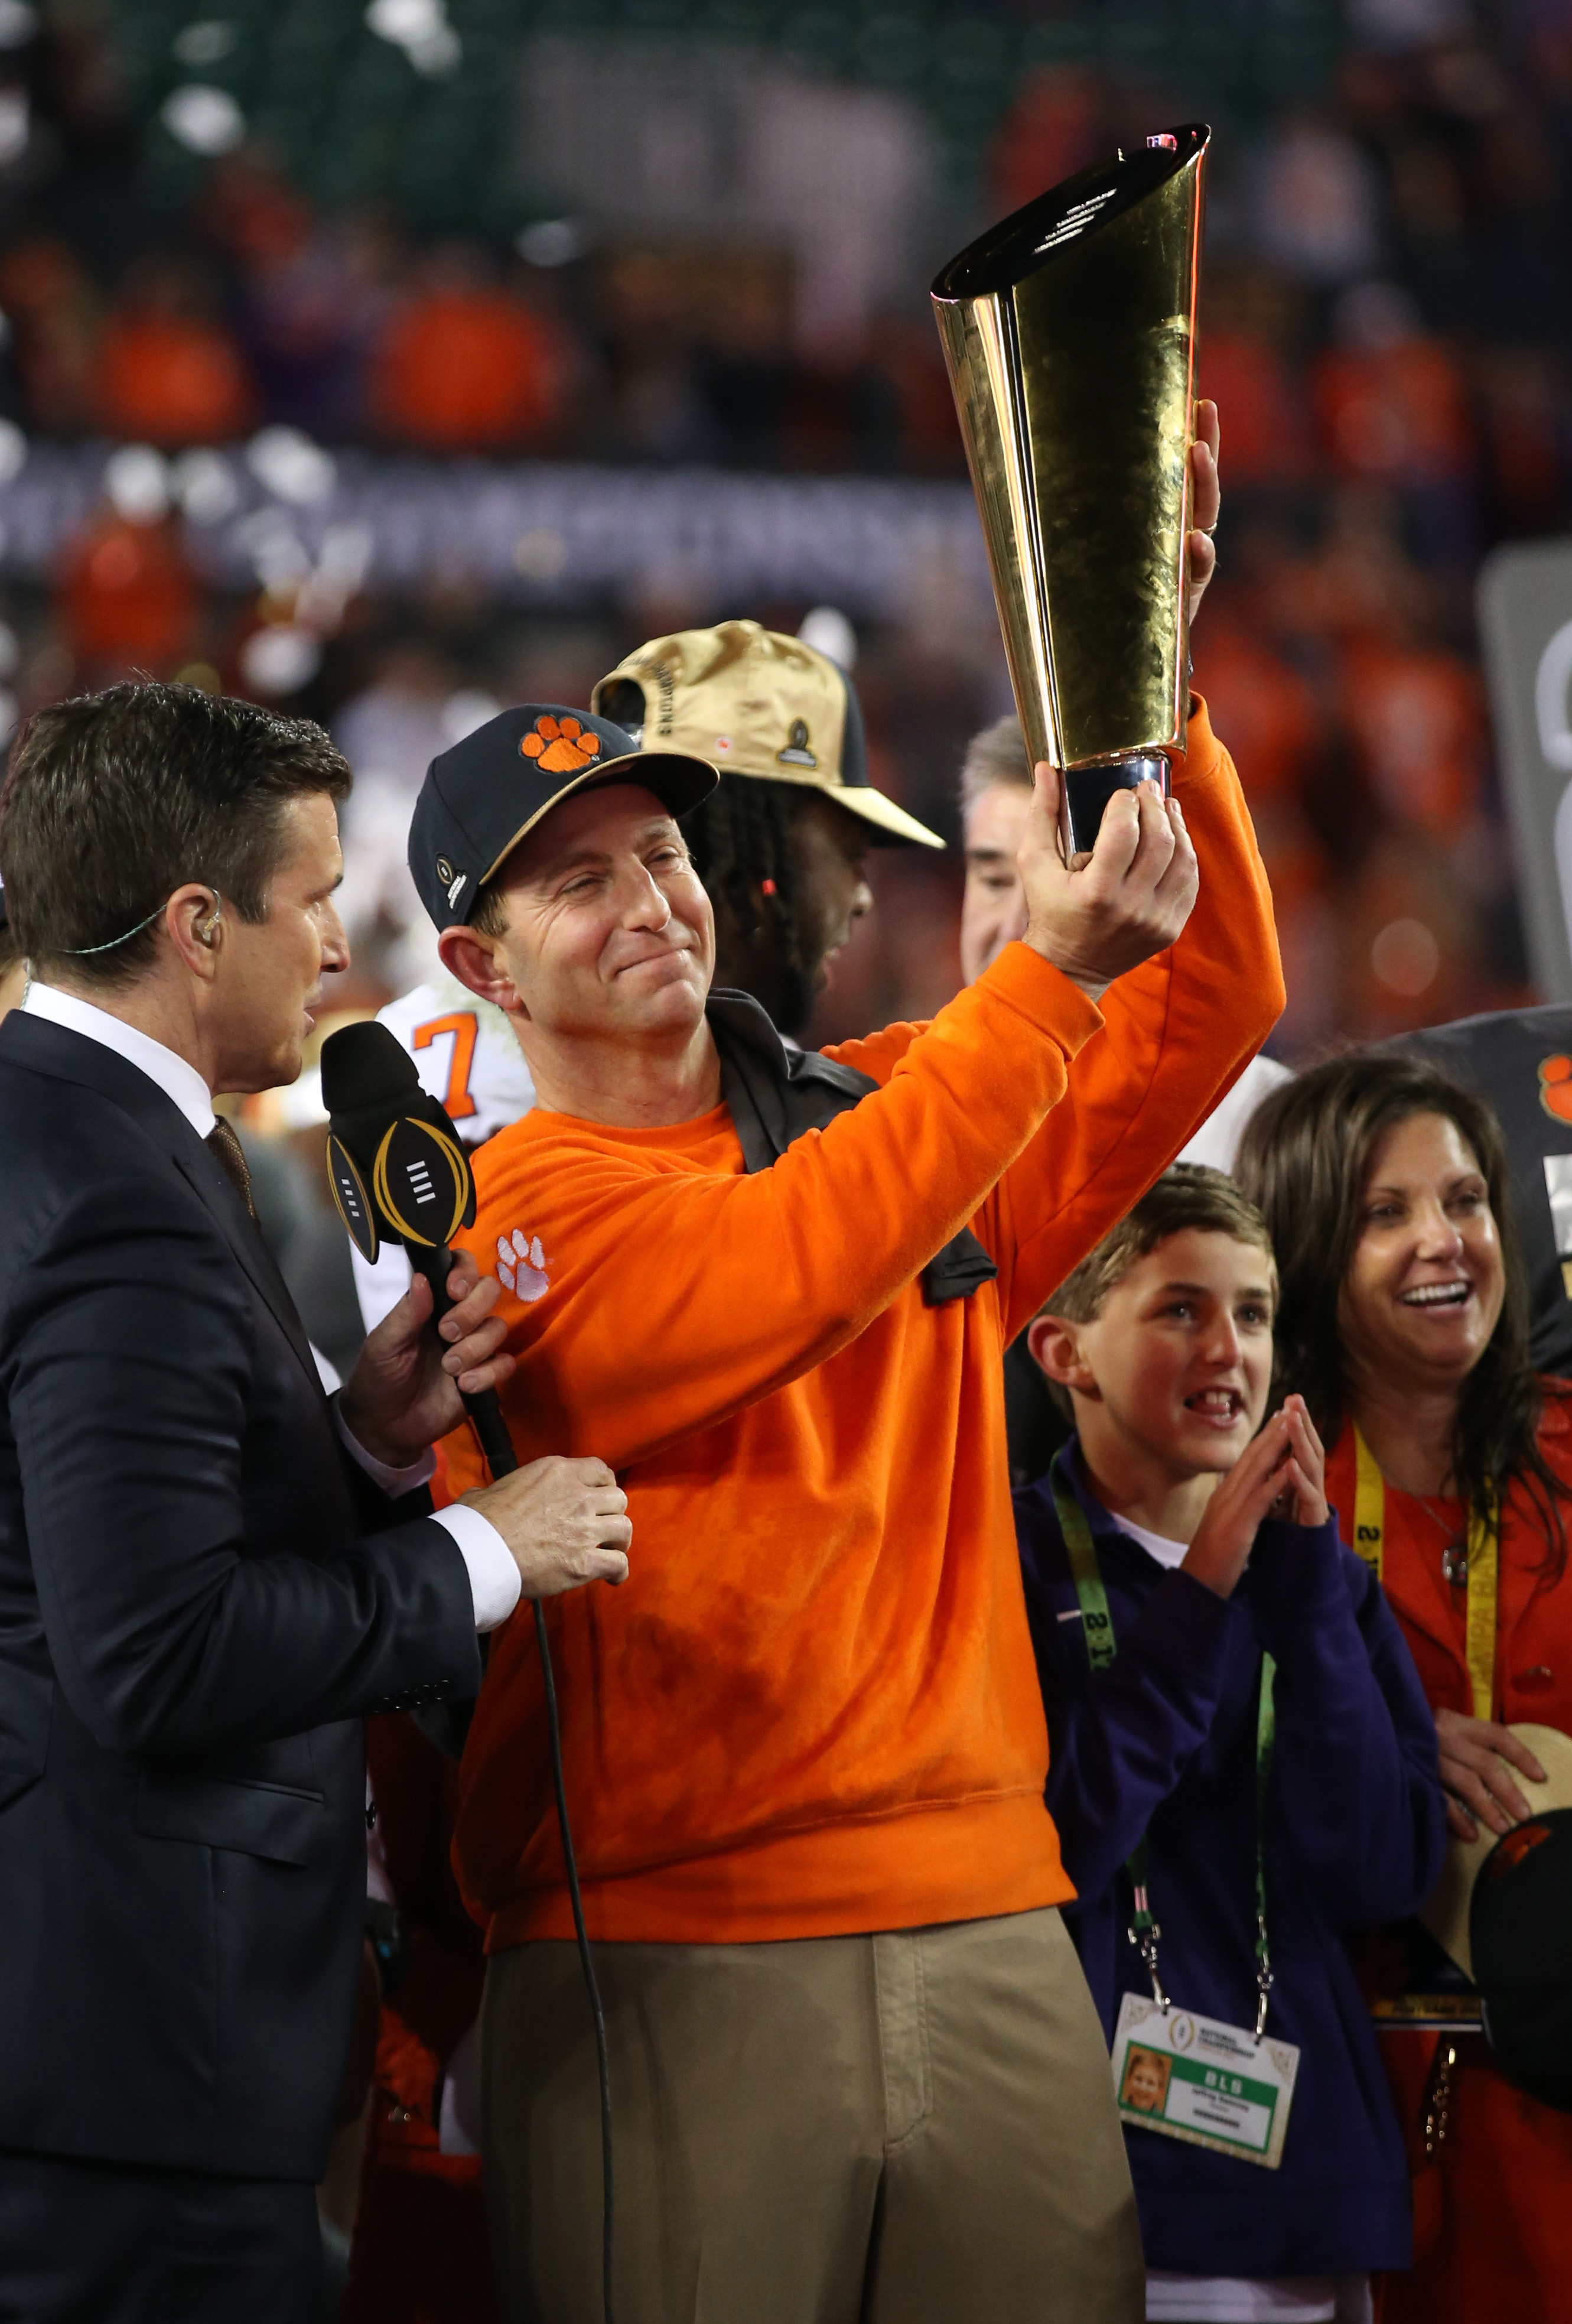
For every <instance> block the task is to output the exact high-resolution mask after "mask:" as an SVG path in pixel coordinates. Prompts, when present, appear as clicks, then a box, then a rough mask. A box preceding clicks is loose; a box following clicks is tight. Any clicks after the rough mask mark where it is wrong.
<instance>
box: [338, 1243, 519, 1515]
mask: <svg viewBox="0 0 1572 2324" xmlns="http://www.w3.org/2000/svg"><path fill="white" fill-rule="evenodd" d="M451 1257H452V1265H451V1267H450V1268H449V1271H448V1274H447V1277H446V1286H445V1289H446V1297H447V1299H448V1300H449V1301H450V1302H451V1305H449V1306H448V1307H447V1309H446V1314H443V1315H442V1316H441V1317H440V1320H439V1321H438V1323H437V1326H436V1329H435V1331H433V1329H432V1325H431V1317H432V1308H433V1305H434V1301H435V1294H434V1293H433V1290H432V1286H431V1284H430V1281H429V1279H428V1277H427V1276H425V1275H424V1274H417V1275H416V1277H415V1279H414V1281H413V1282H412V1283H411V1284H410V1286H409V1290H408V1291H407V1292H406V1293H405V1294H404V1296H403V1297H402V1299H400V1301H399V1304H398V1305H397V1306H396V1307H393V1308H391V1309H390V1310H389V1312H388V1314H386V1315H384V1316H383V1318H382V1322H381V1323H379V1324H378V1325H377V1327H376V1329H375V1331H373V1332H372V1333H369V1334H368V1336H367V1339H366V1342H365V1345H364V1346H363V1348H362V1350H361V1352H360V1359H359V1361H358V1362H357V1363H356V1365H355V1368H354V1371H353V1372H352V1373H351V1375H350V1377H349V1379H348V1380H347V1381H346V1382H345V1387H344V1391H343V1394H342V1396H341V1397H340V1398H339V1406H340V1409H341V1411H342V1412H343V1414H344V1419H345V1425H346V1427H348V1428H349V1430H350V1431H351V1433H352V1434H353V1435H354V1438H355V1440H356V1442H357V1443H361V1444H363V1445H364V1447H365V1449H366V1451H367V1452H369V1453H371V1454H372V1457H373V1459H375V1460H378V1461H382V1462H386V1464H387V1466H388V1467H389V1468H390V1469H401V1468H404V1467H407V1466H408V1465H409V1462H412V1461H418V1459H419V1458H420V1455H421V1454H422V1452H425V1450H426V1448H427V1445H428V1444H435V1443H436V1442H437V1438H438V1437H440V1436H446V1434H448V1432H449V1430H450V1429H454V1428H456V1427H457V1426H458V1425H459V1423H460V1421H461V1420H462V1419H463V1418H464V1412H465V1409H466V1406H465V1404H464V1397H469V1396H480V1395H483V1394H485V1393H486V1392H487V1391H488V1390H493V1389H496V1388H500V1387H501V1384H502V1382H503V1381H504V1380H505V1379H509V1378H510V1375H511V1373H512V1372H513V1370H514V1362H513V1359H512V1357H511V1356H510V1355H507V1354H504V1353H503V1352H502V1342H503V1340H504V1339H505V1338H506V1336H507V1326H506V1324H505V1323H503V1322H502V1320H501V1316H499V1315H495V1314H492V1309H493V1308H494V1307H495V1306H496V1304H497V1301H498V1298H499V1297H500V1296H501V1286H500V1285H499V1284H498V1282H497V1281H496V1279H495V1277H491V1276H488V1277H486V1278H485V1279H484V1281H483V1280H482V1279H481V1277H480V1273H479V1270H478V1269H477V1268H476V1266H475V1263H474V1260H473V1258H472V1257H471V1256H470V1254H469V1252H468V1251H458V1252H455V1253H453V1254H451Z"/></svg>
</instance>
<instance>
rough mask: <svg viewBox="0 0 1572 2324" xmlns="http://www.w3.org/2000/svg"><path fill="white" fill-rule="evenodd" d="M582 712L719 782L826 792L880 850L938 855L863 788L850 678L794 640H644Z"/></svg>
mask: <svg viewBox="0 0 1572 2324" xmlns="http://www.w3.org/2000/svg"><path fill="white" fill-rule="evenodd" d="M590 707H591V709H592V710H593V711H594V712H596V713H597V715H599V716H601V717H602V718H610V719H612V720H613V721H614V722H615V723H616V724H617V725H619V726H621V728H623V730H624V731H625V732H627V733H631V734H633V735H635V736H636V737H637V739H638V741H639V744H640V747H641V748H642V749H644V750H661V751H676V752H692V753H694V754H695V755H696V756H697V757H699V758H702V759H708V760H709V761H711V762H712V764H713V765H715V766H718V767H719V768H720V770H721V772H722V775H753V776H756V777H759V778H762V779H763V780H764V781H766V782H771V783H800V784H802V785H803V786H804V788H807V789H809V790H816V791H823V792H824V793H825V795H826V796H827V797H828V798H832V799H833V800H834V801H835V802H836V804H837V806H839V807H845V808H847V809H848V811H849V812H850V814H852V815H855V816H860V818H861V819H862V821H863V822H864V823H868V824H871V825H873V830H874V836H875V841H876V844H884V845H886V846H899V845H906V846H911V847H942V846H943V844H944V842H943V841H942V839H941V838H940V836H939V835H938V833H937V832H936V831H930V830H929V829H928V826H927V825H926V824H923V823H919V822H918V821H917V818H916V816H915V815H908V814H907V813H906V809H905V807H897V806H896V803H895V801H894V799H890V798H886V797H885V795H884V793H883V792H882V791H876V790H875V789H874V788H873V785H872V784H871V783H870V782H869V779H868V748H867V744H866V743H865V742H864V741H863V734H862V712H861V710H860V707H859V705H858V700H857V696H856V693H855V691H854V690H853V688H852V687H851V686H850V684H849V683H848V681H847V678H846V674H845V672H844V671H843V670H841V669H838V668H837V666H836V664H835V663H834V662H832V660H831V659H830V658H829V656H828V655H827V654H822V653H820V652H819V651H818V650H817V649H816V648H815V647H814V646H810V645H805V644H804V641H803V640H802V639H801V638H788V637H786V636H785V635H784V634H783V633H782V632H780V631H779V630H767V629H765V628H763V627H762V626H761V624H760V623H759V622H718V623H717V624H716V626H715V627H714V628H713V629H712V630H678V631H676V632H675V633H674V634H673V635H672V636H671V637H666V638H652V639H651V640H650V641H649V642H648V645H642V646H640V647H639V650H638V651H637V652H636V653H630V655H629V656H628V658H627V659H626V660H625V661H620V662H619V663H618V665H617V667H616V669H613V670H611V671H610V672H609V673H608V674H607V676H606V677H604V678H602V680H601V682H600V684H599V685H598V686H597V687H596V688H595V690H594V692H593V694H592V695H591V696H590Z"/></svg>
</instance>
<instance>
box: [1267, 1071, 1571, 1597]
mask: <svg viewBox="0 0 1572 2324" xmlns="http://www.w3.org/2000/svg"><path fill="white" fill-rule="evenodd" d="M1416 1113H1439V1114H1440V1115H1442V1116H1443V1117H1444V1118H1445V1119H1446V1120H1449V1121H1451V1122H1454V1123H1455V1124H1456V1125H1457V1132H1458V1135H1459V1136H1460V1137H1461V1138H1462V1139H1463V1141H1464V1143H1465V1144H1466V1146H1467V1147H1469V1148H1470V1149H1471V1150H1472V1152H1473V1155H1474V1157H1475V1161H1476V1162H1477V1163H1478V1165H1479V1169H1480V1173H1481V1175H1482V1176H1483V1177H1484V1180H1485V1187H1486V1190H1487V1192H1488V1194H1489V1198H1490V1207H1491V1211H1492V1213H1494V1219H1495V1227H1496V1232H1497V1235H1498V1236H1499V1238H1500V1241H1501V1255H1502V1261H1503V1268H1504V1271H1505V1277H1506V1296H1505V1298H1504V1299H1503V1302H1502V1309H1501V1315H1500V1318H1499V1320H1498V1321H1497V1323H1496V1326H1495V1329H1494V1332H1493V1333H1492V1334H1491V1336H1490V1342H1489V1344H1488V1345H1487V1347H1486V1348H1485V1352H1484V1354H1483V1355H1482V1356H1481V1357H1480V1359H1479V1361H1478V1362H1477V1363H1476V1364H1475V1367H1474V1369H1473V1370H1472V1371H1471V1372H1470V1373H1469V1374H1468V1377H1467V1379H1466V1381H1465V1382H1464V1385H1463V1392H1462V1394H1461V1396H1460V1397H1459V1398H1458V1401H1457V1425H1456V1428H1455V1431H1454V1434H1453V1440H1452V1477H1453V1480H1454V1485H1455V1488H1456V1490H1457V1492H1458V1493H1459V1494H1460V1495H1461V1496H1462V1498H1463V1499H1464V1500H1465V1501H1466V1503H1467V1504H1468V1506H1469V1507H1470V1508H1486V1507H1488V1506H1489V1503H1490V1501H1491V1499H1492V1498H1493V1495H1494V1494H1504V1493H1505V1491H1506V1489H1507V1487H1508V1486H1509V1485H1510V1484H1511V1482H1512V1480H1513V1479H1514V1478H1521V1480H1522V1483H1523V1485H1524V1488H1525V1489H1526V1490H1527V1492H1528V1495H1529V1498H1530V1499H1531V1501H1532V1503H1533V1505H1534V1508H1535V1509H1536V1511H1537V1513H1538V1515H1539V1517H1540V1523H1541V1525H1542V1527H1543V1530H1544V1535H1545V1540H1546V1544H1547V1546H1548V1549H1549V1558H1550V1563H1551V1567H1552V1570H1553V1571H1554V1572H1556V1573H1557V1574H1559V1573H1560V1572H1561V1571H1562V1569H1563V1568H1564V1566H1565V1564H1566V1562H1567V1534H1566V1527H1565V1525H1564V1523H1563V1521H1562V1517H1561V1510H1560V1502H1561V1500H1562V1499H1563V1497H1564V1488H1563V1487H1562V1486H1561V1485H1560V1483H1559V1482H1558V1480H1557V1478H1556V1477H1555V1475H1554V1473H1553V1472H1552V1471H1551V1470H1550V1468H1549V1465H1548V1464H1547V1462H1546V1461H1545V1457H1544V1455H1543V1453H1542V1452H1540V1448H1539V1441H1538V1431H1539V1425H1540V1413H1541V1410H1542V1407H1543V1401H1544V1397H1543V1390H1542V1388H1541V1385H1540V1379H1539V1377H1538V1375H1537V1374H1536V1373H1535V1371H1534V1369H1533V1366H1532V1364H1531V1361H1530V1360H1529V1326H1528V1294H1527V1290H1526V1287H1525V1279H1524V1275H1523V1267H1522V1260H1521V1255H1520V1253H1519V1250H1518V1241H1517V1228H1516V1223H1515V1221H1514V1219H1513V1215H1512V1196H1511V1191H1510V1187H1509V1183H1508V1177H1507V1166H1506V1147H1505V1143H1504V1141H1503V1138H1502V1134H1501V1125H1500V1123H1499V1122H1498V1121H1497V1120H1496V1118H1495V1116H1494V1113H1493V1112H1492V1111H1491V1109H1490V1107H1489V1106H1488V1105H1487V1104H1486V1103H1485V1101H1484V1099H1483V1098H1479V1097H1476V1096H1475V1094H1474V1093H1473V1092H1472V1091H1471V1090H1466V1089H1464V1088H1463V1087H1461V1085H1460V1084H1458V1083H1457V1082H1453V1081H1448V1078H1447V1076H1446V1075H1445V1074H1441V1073H1438V1072H1437V1071H1436V1069H1435V1067H1434V1066H1433V1065H1424V1064H1421V1063H1420V1062H1419V1061H1418V1060H1417V1059H1414V1058H1409V1057H1402V1056H1393V1054H1392V1053H1391V1052H1390V1051H1388V1050H1368V1049H1365V1050H1354V1051H1353V1052H1351V1053H1350V1054H1349V1055H1348V1056H1342V1057H1334V1058H1332V1059H1330V1060H1329V1061H1328V1063H1327V1064H1325V1065H1312V1066H1311V1067H1310V1071H1309V1072H1308V1073H1303V1074H1299V1075H1298V1076H1297V1078H1296V1079H1295V1080H1293V1081H1291V1082H1284V1083H1283V1084H1282V1086H1281V1087H1280V1088H1278V1089H1275V1090H1273V1093H1272V1094H1271V1096H1270V1097H1268V1098H1267V1099H1266V1100H1265V1102H1264V1104H1263V1105H1262V1106H1261V1107H1260V1108H1259V1109H1258V1110H1257V1111H1256V1112H1255V1115H1254V1116H1253V1117H1252V1119H1251V1121H1250V1124H1249V1126H1248V1128H1247V1129H1246V1132H1245V1136H1244V1139H1243V1142H1242V1144H1241V1146H1240V1148H1239V1156H1238V1160H1237V1162H1236V1164H1235V1168H1234V1175H1235V1176H1236V1178H1237V1180H1238V1182H1239V1184H1240V1185H1241V1186H1242V1187H1243V1188H1244V1190H1245V1192H1246V1194H1247V1195H1248V1196H1249V1197H1250V1200H1251V1201H1252V1202H1253V1203H1255V1205H1256V1207H1257V1208H1258V1209H1259V1210H1260V1212H1261V1213H1262V1215H1263V1216H1264V1219H1265V1221H1266V1223H1267V1226H1268V1228H1269V1229H1270V1230H1271V1234H1272V1240H1273V1249H1274V1250H1275V1251H1276V1253H1277V1275H1278V1304H1277V1317H1276V1327H1275V1337H1276V1370H1277V1384H1278V1387H1279V1388H1280V1390H1282V1392H1287V1391H1289V1390H1292V1389H1297V1390H1298V1391H1299V1393H1300V1394H1301V1396H1302V1397H1304V1399H1305V1402H1306V1403H1307V1404H1308V1405H1309V1406H1310V1416H1311V1418H1312V1419H1313V1420H1314V1422H1315V1425H1316V1426H1317V1428H1318V1429H1319V1432H1320V1434H1321V1435H1322V1437H1323V1438H1324V1439H1325V1441H1326V1442H1327V1443H1331V1441H1332V1439H1333V1438H1334V1437H1335V1436H1336V1434H1338V1430H1339V1428H1340V1427H1341V1425H1342V1423H1343V1419H1344V1416H1345V1404H1346V1398H1347V1380H1346V1379H1345V1375H1344V1369H1343V1346H1342V1336H1341V1332H1340V1329H1339V1318H1338V1308H1339V1303H1340V1301H1341V1297H1342V1291H1343V1286H1344V1284H1345V1283H1346V1282H1347V1277H1348V1269H1349V1267H1350V1265H1351V1263H1352V1260H1353V1257H1354V1246H1355V1244H1356V1242H1357V1241H1358V1239H1359V1232H1360V1227H1361V1223H1362V1216H1363V1209H1364V1195H1365V1179H1366V1177H1367V1176H1368V1175H1369V1170H1370V1161H1371V1157H1372V1155H1373V1154H1374V1150H1375V1147H1376V1144H1377V1142H1378V1140H1379V1139H1381V1138H1382V1137H1383V1136H1384V1134H1385V1132H1386V1131H1387V1130H1391V1129H1393V1127H1394V1126H1395V1125H1396V1124H1397V1123H1398V1122H1400V1121H1406V1120H1408V1119H1409V1118H1410V1117H1411V1115H1413V1114H1416Z"/></svg>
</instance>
